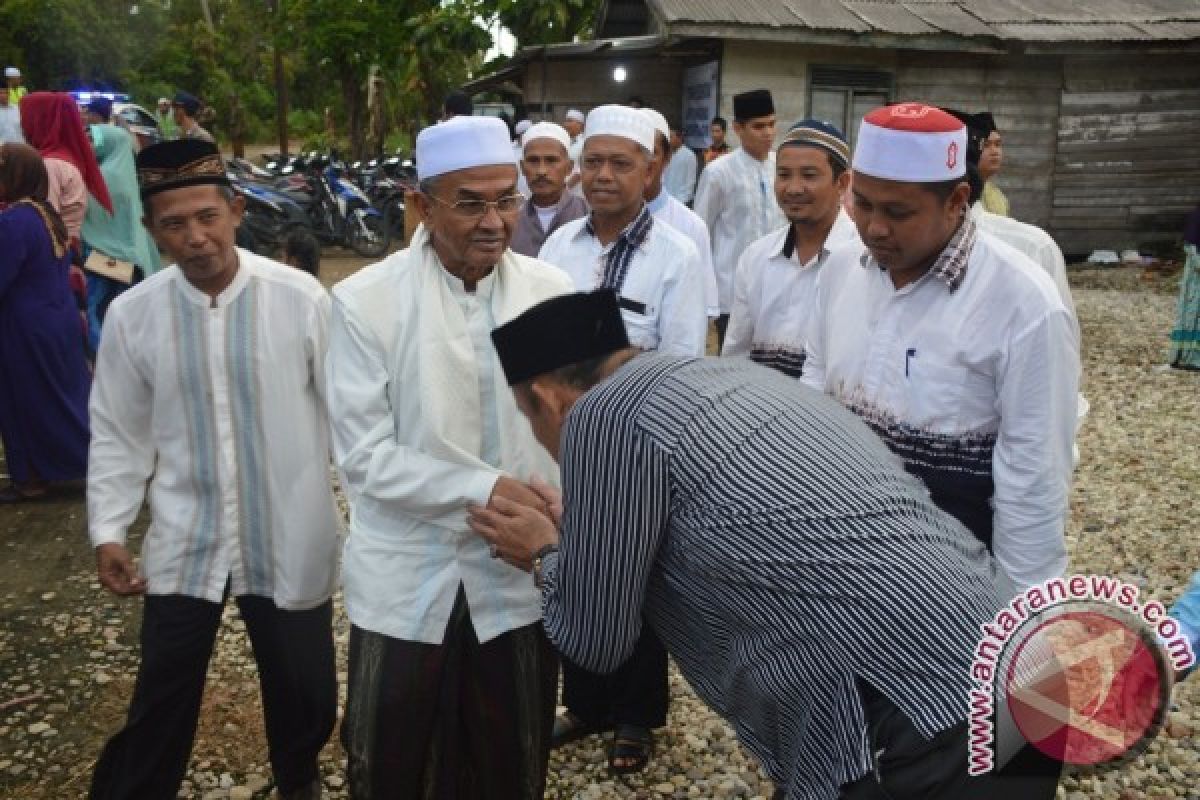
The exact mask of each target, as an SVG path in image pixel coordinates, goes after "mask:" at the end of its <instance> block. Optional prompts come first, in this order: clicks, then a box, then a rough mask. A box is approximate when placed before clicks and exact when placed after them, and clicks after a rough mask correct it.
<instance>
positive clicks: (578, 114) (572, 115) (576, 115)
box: [567, 108, 587, 125]
mask: <svg viewBox="0 0 1200 800" xmlns="http://www.w3.org/2000/svg"><path fill="white" fill-rule="evenodd" d="M567 119H573V120H575V121H576V122H578V123H579V124H581V125H582V124H583V123H584V122H586V121H587V117H585V116H583V112H582V111H580V110H579V109H578V108H572V109H571V110H570V111H568V112H567Z"/></svg>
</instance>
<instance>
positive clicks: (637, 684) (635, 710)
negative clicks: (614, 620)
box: [563, 624, 670, 728]
mask: <svg viewBox="0 0 1200 800" xmlns="http://www.w3.org/2000/svg"><path fill="white" fill-rule="evenodd" d="M669 704H670V694H669V691H668V687H667V649H666V648H665V647H664V646H663V643H662V641H660V640H659V638H658V636H657V635H656V634H655V633H654V631H652V630H650V626H648V625H645V624H643V625H642V635H641V638H639V639H638V643H637V646H636V647H635V648H634V650H633V654H632V655H631V656H630V657H629V659H628V660H627V661H626V662H625V663H624V664H622V665H621V666H620V667H619V668H618V669H617V671H616V672H614V673H612V674H610V675H598V674H596V673H595V672H588V671H587V670H585V669H583V668H581V667H577V666H576V665H574V664H572V663H570V662H569V661H567V660H566V659H563V705H564V706H566V707H567V710H568V711H570V712H571V713H572V714H574V715H575V716H577V717H579V719H581V720H583V721H584V722H586V723H588V724H590V725H605V726H609V725H637V726H639V727H642V728H661V727H662V726H663V725H666V724H667V707H668V705H669Z"/></svg>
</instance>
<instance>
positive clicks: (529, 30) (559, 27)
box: [485, 0, 603, 47]
mask: <svg viewBox="0 0 1200 800" xmlns="http://www.w3.org/2000/svg"><path fill="white" fill-rule="evenodd" d="M602 4H603V3H602V0H491V2H490V3H487V4H485V5H490V6H493V8H494V12H493V13H494V14H495V16H496V18H497V19H499V20H500V22H501V24H503V25H504V27H506V28H508V30H509V31H510V32H511V33H512V35H513V36H514V37H516V40H517V43H518V45H519V46H521V47H527V46H529V45H538V44H554V43H555V42H570V41H573V40H574V38H575V37H576V36H586V35H588V34H590V33H591V30H592V26H593V25H594V24H595V21H596V16H597V15H598V14H599V12H600V6H601V5H602Z"/></svg>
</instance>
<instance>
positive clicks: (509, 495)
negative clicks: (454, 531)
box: [467, 476, 562, 572]
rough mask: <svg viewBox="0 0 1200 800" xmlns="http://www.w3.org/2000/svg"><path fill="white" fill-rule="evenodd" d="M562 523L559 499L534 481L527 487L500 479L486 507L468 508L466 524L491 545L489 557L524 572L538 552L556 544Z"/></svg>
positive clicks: (508, 479) (503, 478)
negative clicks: (492, 556) (499, 559)
mask: <svg viewBox="0 0 1200 800" xmlns="http://www.w3.org/2000/svg"><path fill="white" fill-rule="evenodd" d="M561 520H562V495H561V494H559V492H558V490H556V489H555V488H554V487H552V486H550V485H549V484H547V483H545V482H544V481H541V480H539V479H537V478H534V479H533V480H532V481H530V482H529V484H528V485H526V484H524V483H521V482H520V481H518V480H515V479H513V478H510V477H508V476H502V477H501V478H500V479H499V480H497V481H496V486H495V488H493V489H492V496H491V498H490V499H489V500H488V504H487V506H477V505H472V506H468V507H467V524H468V525H470V527H471V530H472V531H474V532H475V533H476V534H478V535H479V536H481V537H482V538H483V539H484V540H485V541H486V542H487V543H488V544H490V545H491V547H492V554H493V555H494V556H495V557H496V558H501V559H503V560H504V561H506V562H508V563H509V564H512V565H513V566H514V567H516V568H517V569H522V570H525V571H526V572H528V571H529V570H530V569H532V568H533V556H534V554H536V553H537V551H538V550H541V549H542V548H543V547H545V546H546V545H550V544H558V525H559V523H560V522H561Z"/></svg>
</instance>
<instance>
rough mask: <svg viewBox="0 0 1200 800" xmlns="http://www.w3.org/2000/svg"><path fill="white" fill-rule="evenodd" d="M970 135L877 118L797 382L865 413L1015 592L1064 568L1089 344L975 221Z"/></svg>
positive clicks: (943, 124)
mask: <svg viewBox="0 0 1200 800" xmlns="http://www.w3.org/2000/svg"><path fill="white" fill-rule="evenodd" d="M966 146H967V141H966V131H965V129H964V127H963V124H962V123H961V122H960V121H958V120H956V119H955V118H954V117H952V116H950V115H949V114H946V113H945V112H943V111H941V110H939V109H936V108H932V107H930V106H925V105H921V104H918V103H904V104H900V105H896V106H886V107H884V108H880V109H876V110H875V111H872V112H871V113H870V114H868V115H867V116H866V117H865V118H864V120H863V124H862V127H861V128H860V132H859V139H858V146H857V148H856V149H855V153H854V161H853V169H854V178H853V184H852V192H853V196H854V206H853V209H852V216H853V217H854V220H855V223H856V225H857V226H858V231H859V235H860V236H861V237H862V240H863V243H864V245H865V251H861V250H859V249H857V248H842V249H841V250H839V251H837V252H835V253H834V254H833V255H832V256H831V257H830V259H829V261H828V263H826V265H825V266H824V268H823V269H822V271H821V278H820V281H819V286H818V292H819V296H818V304H817V311H816V313H815V314H814V319H813V324H812V326H811V328H810V334H809V336H808V339H807V351H808V359H807V361H806V364H805V368H804V376H803V380H804V381H805V382H806V383H808V384H810V385H812V386H814V387H817V388H823V389H824V390H825V391H826V392H828V393H829V394H831V395H833V396H834V397H836V398H837V399H838V400H840V401H841V402H842V403H843V404H844V405H846V406H848V407H849V408H851V409H852V410H854V411H856V412H857V413H858V414H859V415H860V416H862V417H863V418H864V420H866V422H867V423H868V424H869V425H870V426H871V427H872V428H873V429H874V430H875V431H876V433H878V434H879V435H880V436H881V437H882V438H883V439H884V441H885V442H887V443H888V445H889V446H890V447H891V448H892V450H894V451H895V452H896V453H897V454H898V455H899V456H900V457H901V458H902V459H903V461H904V463H905V466H906V467H907V468H908V469H909V471H910V472H912V473H914V474H915V475H917V476H918V477H920V478H921V479H922V480H923V481H924V482H925V484H926V486H927V487H928V488H929V491H930V494H931V496H932V498H933V500H934V502H935V503H937V504H938V506H939V507H940V508H942V510H944V511H946V512H948V513H950V514H953V515H954V516H955V517H957V518H958V519H959V521H960V522H962V523H963V524H964V525H965V526H966V527H967V528H968V529H970V530H971V532H972V533H974V534H975V535H976V536H977V537H978V538H979V539H980V540H981V541H983V542H984V544H986V545H987V546H988V548H989V550H991V551H992V553H993V554H994V555H995V558H996V562H997V564H998V566H999V567H1000V569H1001V571H1002V573H1003V575H1002V576H1001V577H1002V578H1006V579H1007V580H1006V582H1007V583H1008V584H1011V585H1010V586H1004V585H1002V589H1004V590H1006V591H1007V592H1008V593H1007V594H1006V596H1011V594H1012V593H1013V592H1014V591H1016V590H1021V589H1024V588H1026V587H1028V586H1031V585H1033V584H1036V583H1039V582H1041V581H1043V580H1047V579H1050V578H1053V577H1056V576H1058V575H1061V574H1062V572H1063V571H1064V569H1065V568H1066V565H1067V552H1066V543H1065V540H1064V525H1065V520H1066V513H1067V496H1068V492H1069V488H1070V481H1071V467H1072V463H1071V461H1072V458H1071V447H1072V442H1073V439H1074V433H1075V414H1076V391H1077V386H1078V382H1079V340H1078V336H1077V334H1076V330H1075V326H1074V323H1073V321H1072V319H1071V315H1070V313H1069V312H1068V311H1067V309H1066V307H1065V306H1064V305H1063V302H1062V299H1061V298H1060V297H1059V296H1058V293H1057V292H1056V291H1055V288H1054V285H1053V283H1052V282H1051V281H1050V279H1049V278H1048V277H1046V274H1045V273H1044V272H1043V271H1042V270H1041V269H1040V268H1039V267H1038V266H1037V265H1035V264H1033V263H1032V262H1031V261H1029V259H1028V258H1026V257H1025V256H1023V255H1021V254H1019V253H1017V252H1016V251H1015V250H1013V249H1012V248H1010V247H1007V246H1005V245H1003V244H1001V243H999V242H998V241H997V240H996V239H994V238H993V237H992V236H991V235H989V234H987V233H984V232H982V231H979V230H978V228H977V226H976V224H975V222H974V220H973V219H972V218H971V217H970V215H969V214H968V213H967V200H968V195H969V192H970V188H969V186H968V185H967V183H966V181H965V178H964V175H965V162H966V158H965V155H966Z"/></svg>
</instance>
